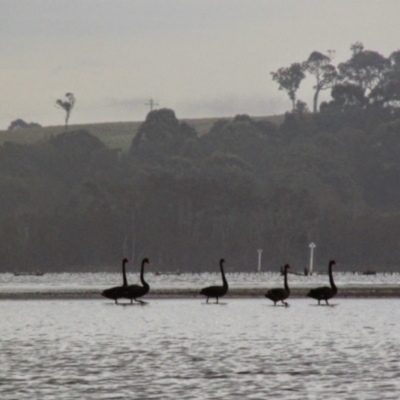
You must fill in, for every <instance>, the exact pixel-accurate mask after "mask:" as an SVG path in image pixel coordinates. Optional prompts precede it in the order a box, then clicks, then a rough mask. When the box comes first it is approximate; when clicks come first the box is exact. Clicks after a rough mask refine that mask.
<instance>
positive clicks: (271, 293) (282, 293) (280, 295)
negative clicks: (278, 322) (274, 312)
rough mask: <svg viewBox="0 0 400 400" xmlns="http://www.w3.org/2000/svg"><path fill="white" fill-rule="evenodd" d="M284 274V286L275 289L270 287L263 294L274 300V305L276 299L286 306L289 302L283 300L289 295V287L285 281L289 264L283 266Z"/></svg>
mask: <svg viewBox="0 0 400 400" xmlns="http://www.w3.org/2000/svg"><path fill="white" fill-rule="evenodd" d="M283 268H284V276H285V279H284V281H285V287H284V288H276V289H270V290H268V292H267V293H266V294H265V297H266V298H268V299H270V300H272V301H273V302H274V306H276V303H277V302H278V301H281V302H282V304H284V305H285V306H288V305H289V304H288V303H286V302H285V301H284V300H286V299H287V298H288V297H289V296H290V289H289V285H288V282H287V274H288V269H289V268H290V265H289V264H286V265H285V266H284V267H283Z"/></svg>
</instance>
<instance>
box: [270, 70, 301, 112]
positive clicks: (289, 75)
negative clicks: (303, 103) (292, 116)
mask: <svg viewBox="0 0 400 400" xmlns="http://www.w3.org/2000/svg"><path fill="white" fill-rule="evenodd" d="M271 75H272V79H273V80H274V81H276V82H278V83H279V90H284V91H285V92H287V94H288V95H289V98H290V100H291V101H292V109H293V110H294V109H295V108H296V92H297V90H298V89H299V87H300V83H301V81H302V80H303V79H304V78H305V74H304V66H303V65H302V64H300V63H293V64H292V65H291V66H290V67H288V68H284V67H282V68H279V69H278V71H276V72H271Z"/></svg>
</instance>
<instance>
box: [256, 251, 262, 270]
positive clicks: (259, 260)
mask: <svg viewBox="0 0 400 400" xmlns="http://www.w3.org/2000/svg"><path fill="white" fill-rule="evenodd" d="M257 251H258V268H257V272H261V253H262V252H263V251H262V250H261V249H258V250H257Z"/></svg>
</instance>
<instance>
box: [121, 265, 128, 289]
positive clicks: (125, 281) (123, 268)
mask: <svg viewBox="0 0 400 400" xmlns="http://www.w3.org/2000/svg"><path fill="white" fill-rule="evenodd" d="M125 264H126V261H123V262H122V278H123V280H124V281H123V284H122V286H128V281H127V279H126V271H125Z"/></svg>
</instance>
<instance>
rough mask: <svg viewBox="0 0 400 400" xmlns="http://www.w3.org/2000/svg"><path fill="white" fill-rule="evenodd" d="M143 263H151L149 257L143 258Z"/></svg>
mask: <svg viewBox="0 0 400 400" xmlns="http://www.w3.org/2000/svg"><path fill="white" fill-rule="evenodd" d="M142 263H143V264H150V260H149V259H148V258H143V260H142Z"/></svg>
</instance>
